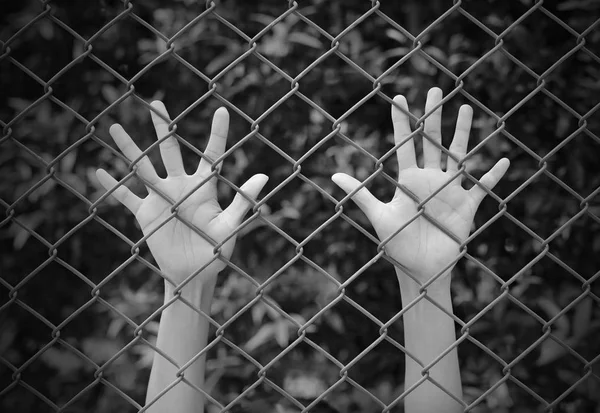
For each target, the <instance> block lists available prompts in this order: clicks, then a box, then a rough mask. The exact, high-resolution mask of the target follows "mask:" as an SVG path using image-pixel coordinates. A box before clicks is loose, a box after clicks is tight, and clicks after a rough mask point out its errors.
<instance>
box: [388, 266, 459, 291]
mask: <svg viewBox="0 0 600 413" xmlns="http://www.w3.org/2000/svg"><path fill="white" fill-rule="evenodd" d="M395 269H396V276H397V277H398V284H399V285H400V292H401V294H402V296H403V298H404V297H406V298H411V297H412V298H414V297H416V296H418V295H420V294H421V292H422V291H427V294H428V295H440V296H442V295H446V294H448V295H449V294H450V282H451V278H450V273H451V271H452V268H449V269H447V270H446V271H444V272H443V273H442V274H440V275H438V274H437V273H432V274H421V273H414V272H411V273H410V274H409V273H408V272H407V271H406V270H404V269H402V268H398V267H395ZM432 278H435V279H434V280H432Z"/></svg>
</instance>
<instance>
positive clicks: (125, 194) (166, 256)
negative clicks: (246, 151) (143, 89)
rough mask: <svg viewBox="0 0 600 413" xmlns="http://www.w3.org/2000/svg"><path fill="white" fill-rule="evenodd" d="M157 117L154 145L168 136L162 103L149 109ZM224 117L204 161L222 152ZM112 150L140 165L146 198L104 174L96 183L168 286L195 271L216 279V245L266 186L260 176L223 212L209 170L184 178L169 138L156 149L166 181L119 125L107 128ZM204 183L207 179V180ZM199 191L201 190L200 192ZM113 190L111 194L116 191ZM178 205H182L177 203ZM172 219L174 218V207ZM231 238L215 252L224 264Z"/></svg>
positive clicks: (207, 165) (218, 118)
mask: <svg viewBox="0 0 600 413" xmlns="http://www.w3.org/2000/svg"><path fill="white" fill-rule="evenodd" d="M152 107H153V109H154V110H156V111H157V112H158V113H160V114H161V116H162V117H161V116H159V115H157V114H155V113H154V112H152V120H153V121H154V126H155V129H156V132H157V135H158V138H159V139H164V138H165V137H166V136H167V135H168V134H169V128H168V123H167V122H166V121H165V119H168V114H167V112H166V109H165V107H164V105H163V104H162V103H161V102H154V103H152ZM228 123H229V116H228V114H227V111H226V110H224V109H219V110H218V111H217V112H215V117H214V120H213V125H212V131H211V136H210V139H209V142H208V146H207V148H206V150H205V152H204V154H205V155H207V156H209V157H212V158H213V159H216V158H218V157H220V156H221V155H222V154H223V152H224V150H225V143H226V136H227V130H228ZM110 132H111V135H112V137H113V139H114V140H115V142H116V143H117V146H119V148H120V149H121V151H122V152H123V153H124V154H125V156H126V157H127V158H128V159H130V160H134V159H140V160H139V162H138V163H137V164H136V166H137V174H138V176H139V177H140V178H141V179H142V180H143V181H144V182H145V183H146V185H147V189H148V196H147V197H145V198H143V199H140V198H138V197H137V196H136V195H134V194H133V193H132V192H131V191H129V190H128V189H127V188H126V187H124V186H120V185H119V184H118V183H117V182H116V180H115V179H114V178H112V177H111V176H110V175H109V174H108V173H107V172H106V171H104V170H98V172H97V176H98V179H99V181H100V183H101V184H102V185H103V186H104V187H105V188H106V189H108V190H110V189H114V192H113V195H114V196H115V197H116V198H117V199H118V200H119V201H120V202H121V203H123V204H124V205H125V206H126V207H127V208H128V209H129V210H130V211H131V212H133V213H134V215H135V217H136V219H137V221H138V223H139V224H140V227H141V229H142V232H143V233H144V236H145V237H146V241H147V243H148V247H149V248H150V251H151V252H152V255H153V256H154V258H155V260H156V262H157V263H158V265H159V267H160V268H161V270H162V271H163V272H164V273H165V274H167V275H168V276H170V277H171V278H172V280H173V281H175V282H181V281H183V280H185V279H186V278H187V277H188V276H190V275H192V274H194V273H196V272H197V271H199V270H202V269H205V270H207V271H206V273H208V274H215V273H217V272H218V271H220V270H221V269H223V268H224V266H225V263H224V262H223V261H222V260H219V259H218V257H217V256H216V254H215V243H220V242H222V241H224V240H225V239H227V238H228V237H229V236H230V234H231V233H232V231H234V229H235V227H236V226H237V225H238V224H239V223H240V222H241V220H242V218H243V217H244V215H245V213H246V212H247V211H248V209H249V208H250V206H251V204H250V201H248V199H251V200H252V199H255V198H256V197H257V196H258V193H259V192H260V190H261V189H262V187H263V186H264V184H265V183H266V181H267V177H266V176H265V175H255V176H253V177H252V178H251V179H250V180H248V181H247V182H246V183H245V184H244V185H243V186H242V188H241V189H242V192H245V193H246V196H247V198H248V199H246V198H245V197H244V196H242V195H241V194H240V193H238V194H237V195H236V196H235V198H234V200H233V202H232V203H231V205H230V206H229V207H228V208H227V209H226V210H225V211H223V210H222V209H221V207H220V205H219V203H218V201H217V188H216V178H215V177H214V176H212V177H211V174H212V173H213V172H212V164H211V162H210V161H208V160H205V159H203V160H202V161H201V162H200V165H199V166H198V170H197V171H196V172H195V173H194V174H191V175H188V174H186V173H185V171H184V169H183V162H182V159H181V152H180V150H179V144H178V143H177V140H176V139H175V138H173V137H167V138H166V139H164V141H162V142H161V143H160V151H161V156H162V158H163V162H164V164H165V169H166V170H167V174H168V176H167V177H166V178H164V179H162V178H160V177H159V176H158V175H157V174H156V171H155V170H154V167H153V166H152V164H151V163H150V160H149V159H148V157H146V156H143V157H142V156H141V155H142V152H141V150H140V149H139V148H138V147H137V146H136V145H135V143H133V141H132V140H131V138H130V137H129V136H128V135H127V133H126V132H125V131H124V130H123V128H121V127H120V126H118V125H114V126H113V127H111V131H110ZM209 177H210V179H208V180H207V178H209ZM199 185H200V186H199ZM115 187H116V188H115ZM182 200H183V202H181V201H182ZM179 202H181V203H180V204H179V205H178V206H177V215H176V216H173V212H172V209H173V204H174V203H179ZM234 243H235V235H234V236H232V237H230V238H229V239H228V240H227V241H226V242H225V243H224V244H223V245H222V246H220V247H219V248H218V250H219V252H218V254H217V255H218V256H221V257H224V258H229V257H230V256H231V253H232V251H233V247H234Z"/></svg>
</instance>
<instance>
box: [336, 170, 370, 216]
mask: <svg viewBox="0 0 600 413" xmlns="http://www.w3.org/2000/svg"><path fill="white" fill-rule="evenodd" d="M331 180H332V181H333V182H334V183H335V184H336V185H337V186H339V187H340V188H342V189H343V190H344V192H346V193H347V194H350V193H351V192H353V191H354V190H356V189H357V188H358V187H361V186H362V183H361V182H360V181H359V180H357V179H355V178H353V177H351V176H350V175H346V174H343V173H337V174H335V175H333V176H332V177H331ZM352 200H353V201H354V202H355V203H356V205H358V207H359V208H360V209H361V210H362V212H364V213H365V215H366V216H367V218H369V219H371V213H372V212H373V211H374V210H375V209H376V208H377V206H378V205H379V204H380V203H381V201H379V200H378V199H377V198H375V197H374V196H373V194H372V193H371V192H370V191H369V190H368V189H367V188H365V187H364V186H363V187H361V188H360V189H359V190H358V191H357V192H356V193H355V194H354V195H353V196H352Z"/></svg>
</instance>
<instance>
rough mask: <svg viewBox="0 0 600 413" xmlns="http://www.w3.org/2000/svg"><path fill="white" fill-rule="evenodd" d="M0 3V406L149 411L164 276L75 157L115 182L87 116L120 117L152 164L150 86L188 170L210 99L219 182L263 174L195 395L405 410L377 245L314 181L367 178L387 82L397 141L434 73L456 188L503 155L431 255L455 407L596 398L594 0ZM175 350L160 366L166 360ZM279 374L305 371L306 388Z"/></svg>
mask: <svg viewBox="0 0 600 413" xmlns="http://www.w3.org/2000/svg"><path fill="white" fill-rule="evenodd" d="M8 3H9V2H4V3H3V4H2V6H1V7H2V8H4V9H5V10H4V13H2V14H3V15H4V17H3V19H4V20H3V26H4V29H2V30H1V31H0V34H1V37H0V39H1V40H2V41H1V42H0V46H1V47H0V74H1V75H0V78H1V80H0V81H1V85H2V93H1V95H3V96H0V125H1V126H2V134H1V137H0V173H1V175H2V178H1V179H2V181H1V182H0V208H1V209H2V211H3V215H4V218H2V220H1V221H0V229H1V231H2V233H1V236H0V242H1V249H2V266H1V267H0V270H1V272H0V285H1V286H2V287H0V290H1V297H2V301H1V302H0V304H1V307H0V319H1V320H2V337H1V338H0V371H1V372H2V373H1V375H0V405H1V406H4V407H3V409H4V410H3V411H6V412H8V411H37V412H45V411H52V412H63V411H64V412H77V411H98V412H104V411H109V410H114V409H119V411H139V412H142V411H145V410H146V409H147V407H148V406H144V402H143V399H144V391H145V384H146V383H147V373H148V371H149V367H150V362H151V359H152V355H153V353H154V351H157V348H156V345H155V334H156V325H157V320H158V319H159V317H160V314H161V312H162V311H163V310H164V308H166V306H168V305H169V304H165V305H163V304H162V300H161V299H160V296H159V294H158V291H160V285H161V283H162V280H163V278H162V277H164V274H162V273H161V272H160V270H158V268H157V267H156V266H155V265H154V264H153V261H152V258H151V255H150V254H149V252H148V251H147V249H146V246H145V241H146V237H142V236H141V233H140V232H139V230H138V229H136V228H135V227H134V224H133V222H134V219H133V217H132V216H131V214H129V213H128V212H127V211H125V210H124V208H122V206H120V205H117V204H116V203H115V202H114V201H113V200H112V199H111V198H110V193H105V192H104V190H103V189H102V188H101V187H100V186H99V184H98V182H97V181H96V180H95V177H94V175H93V171H95V169H96V168H97V167H105V168H106V169H108V170H109V171H111V172H113V173H114V174H115V176H117V175H118V176H119V177H120V178H121V181H120V182H121V184H122V185H128V186H131V187H134V188H135V185H136V183H135V182H134V181H135V170H134V169H135V167H136V161H137V160H134V161H133V162H129V161H127V160H125V158H124V157H123V156H122V155H121V154H120V153H119V152H118V151H117V150H116V149H114V148H113V146H112V144H111V143H110V142H111V141H110V139H109V137H108V132H107V130H108V126H109V125H110V124H112V123H113V122H117V121H118V122H120V123H122V124H123V125H124V127H125V129H126V130H128V131H129V133H130V134H131V135H132V137H133V139H134V140H135V141H136V142H137V143H138V144H139V146H140V147H141V148H142V149H143V154H142V155H148V156H149V157H150V158H151V159H155V157H156V156H157V150H156V146H157V145H158V143H159V142H158V141H155V140H153V139H151V138H148V136H151V131H150V129H149V110H150V105H149V104H148V103H147V102H150V101H151V100H152V99H153V98H164V100H165V103H166V105H167V108H168V109H169V111H170V112H171V114H172V115H173V116H172V117H173V120H172V122H171V123H170V124H169V128H170V131H171V134H172V135H173V136H176V137H177V139H178V140H179V142H180V144H181V146H182V148H183V150H184V158H186V162H187V160H188V158H189V159H191V161H190V165H191V163H192V162H193V160H197V159H199V158H200V157H202V156H203V153H202V152H201V151H200V150H199V149H197V148H203V147H204V143H203V142H204V141H203V140H202V139H204V138H202V136H207V135H208V127H209V125H208V124H209V119H210V116H211V114H212V113H213V112H214V110H215V109H216V108H217V107H218V106H225V107H226V108H228V109H229V111H230V113H231V116H232V126H231V131H230V138H229V144H228V147H229V149H228V150H227V151H226V152H225V153H224V155H223V156H222V157H220V158H219V159H217V160H216V161H215V162H221V161H223V162H224V166H223V169H222V171H218V170H217V169H216V168H213V175H214V176H216V177H217V178H218V181H219V185H220V190H219V191H220V200H221V201H222V202H226V201H227V199H231V198H232V196H233V194H234V193H235V192H236V191H239V186H237V185H239V184H240V182H241V181H243V178H244V177H245V178H247V177H248V176H250V174H252V173H256V172H263V173H265V174H267V175H269V176H270V181H269V184H268V185H267V187H266V188H265V190H264V191H263V193H262V196H260V197H259V201H258V202H256V203H255V205H254V207H253V209H252V211H251V212H250V214H249V215H248V216H247V217H246V219H245V221H244V222H243V223H242V224H241V225H240V226H239V227H238V228H237V229H236V230H235V231H234V233H233V234H232V236H233V235H238V237H239V240H238V243H237V246H236V252H235V253H234V255H233V256H232V258H231V260H230V261H229V262H228V266H227V269H226V270H225V271H223V273H222V274H221V275H220V278H219V283H218V287H217V291H216V293H215V301H214V304H213V308H212V311H211V314H206V313H203V314H204V316H205V317H208V318H209V319H210V323H211V326H212V327H211V335H210V339H209V344H208V345H207V346H206V348H204V349H198V355H199V356H200V355H203V354H208V360H209V361H208V365H207V380H206V386H205V387H206V388H205V389H202V392H203V393H204V394H205V396H206V399H207V406H206V411H208V412H222V411H235V409H236V408H237V409H239V408H240V406H241V408H242V409H243V411H251V410H250V408H244V406H247V403H250V402H249V400H250V401H251V400H253V399H254V400H258V399H261V398H263V399H264V400H267V399H268V400H272V399H273V398H274V399H277V400H279V401H274V402H273V405H276V404H280V405H283V404H285V405H286V406H288V407H287V409H288V410H275V409H273V410H272V411H302V412H309V411H315V412H316V411H320V410H318V409H319V405H320V403H321V402H323V401H329V403H330V404H332V405H334V406H336V407H337V408H338V409H339V410H340V411H346V412H351V411H361V412H369V411H373V412H374V411H380V412H387V411H402V409H403V407H402V405H403V400H404V398H405V397H406V395H407V394H408V393H410V392H411V391H412V390H413V389H414V387H412V388H404V387H403V383H402V381H403V369H404V358H405V357H411V355H410V354H407V352H406V350H405V348H404V346H403V338H402V331H403V330H402V314H404V312H405V311H406V310H407V309H408V307H405V308H402V306H401V305H400V299H399V292H398V290H397V285H396V284H395V282H396V280H395V278H394V277H388V276H386V275H385V274H390V273H391V272H392V271H391V269H392V265H391V264H390V262H389V258H387V256H386V255H385V253H384V249H383V247H384V245H385V243H381V242H380V241H379V240H378V239H377V238H376V237H375V236H374V233H373V231H372V230H371V227H370V225H369V223H368V221H366V218H365V217H364V216H362V215H361V213H360V211H359V210H358V209H357V208H356V206H355V205H354V204H353V203H352V201H350V197H349V196H345V194H342V193H341V192H339V189H335V187H334V186H333V184H332V183H331V181H330V180H329V177H330V176H331V174H332V173H333V172H337V171H344V172H348V173H351V174H353V175H354V176H356V177H357V178H358V179H360V180H361V181H363V185H365V186H368V187H369V188H370V189H371V190H372V191H373V192H374V194H375V195H377V196H378V197H380V198H381V199H384V198H385V197H386V196H388V195H389V194H390V192H389V191H390V189H391V190H393V189H394V188H395V187H396V185H397V183H396V180H395V179H394V178H393V176H394V175H395V174H394V166H393V162H391V161H390V159H391V158H393V155H394V152H395V149H397V148H396V147H394V146H393V144H392V143H391V142H392V140H391V139H390V136H391V134H390V130H391V121H390V120H389V108H390V106H391V105H392V104H393V102H392V98H393V97H394V95H395V94H398V93H402V94H404V95H405V96H406V97H407V99H408V101H409V107H410V110H411V121H412V123H413V130H414V131H415V132H414V134H413V136H420V135H422V132H423V122H424V119H425V117H426V116H427V115H428V114H427V113H424V112H422V111H420V110H421V109H419V108H422V107H423V99H424V96H425V94H426V91H427V89H428V88H429V87H431V86H434V85H440V87H442V88H443V89H444V92H445V98H444V101H443V102H444V105H445V106H444V130H445V129H446V127H448V130H450V128H451V127H452V124H453V122H454V120H453V119H451V118H452V117H454V119H455V116H456V113H457V112H456V108H457V107H458V105H459V104H463V103H468V104H470V105H471V106H473V107H474V109H475V117H474V119H475V121H474V129H473V132H472V136H471V145H470V148H471V150H470V151H469V153H468V155H467V157H466V159H465V160H464V161H463V162H461V164H460V165H461V167H460V173H462V174H463V176H464V177H465V178H466V179H465V181H466V185H467V186H470V185H474V184H476V182H477V177H480V176H481V173H482V172H483V171H484V170H487V169H489V166H491V165H492V164H493V162H495V161H496V160H497V159H499V158H500V157H501V156H507V157H509V158H510V159H511V163H512V165H511V168H510V170H509V173H508V175H507V176H506V177H505V179H504V180H503V181H502V182H501V183H500V184H499V185H498V187H497V188H496V189H495V190H494V192H493V193H490V195H489V196H488V198H487V199H486V201H484V204H483V205H482V208H481V210H480V211H479V213H478V215H477V219H476V226H477V228H476V229H475V230H474V231H472V234H471V236H470V237H469V238H468V239H467V241H466V242H465V243H464V245H462V246H461V257H462V260H461V261H460V262H459V265H458V266H457V268H456V269H455V271H454V274H453V281H452V282H453V300H454V308H455V316H453V317H454V319H455V322H456V326H457V340H456V342H455V343H454V347H457V348H458V352H459V357H460V361H461V376H462V380H463V386H464V401H463V406H464V411H465V412H467V411H473V412H477V411H481V412H484V411H495V412H496V411H497V412H503V411H515V412H521V411H523V412H525V411H555V412H563V411H564V412H583V411H589V412H592V411H596V412H600V408H598V406H600V397H599V394H600V391H599V390H600V376H599V374H598V358H599V357H600V346H599V345H598V342H599V341H598V327H599V326H600V298H599V296H598V281H597V279H598V277H599V274H600V272H599V271H598V270H599V267H598V264H599V260H598V256H599V253H600V237H599V236H598V234H599V232H598V228H599V224H600V218H599V214H600V202H599V200H598V196H597V195H598V192H599V191H600V179H599V178H600V175H599V174H598V172H600V171H599V168H598V163H597V158H598V154H599V153H600V151H599V146H598V145H599V144H600V138H599V136H598V134H599V133H600V121H599V116H598V109H599V108H600V100H599V99H598V96H600V93H599V92H600V80H599V79H600V19H599V18H598V16H599V12H600V9H599V7H598V3H597V2H596V1H593V0H590V1H584V0H579V1H576V0H568V1H567V0H564V1H560V0H557V1H550V2H547V1H542V0H540V1H533V0H531V1H526V0H521V1H514V2H500V1H488V2H474V1H460V0H455V1H453V2H451V1H445V0H439V1H433V2H429V3H428V2H422V3H423V4H421V3H419V2H417V1H407V2H386V1H372V2H368V1H358V0H356V1H352V2H347V4H346V2H343V3H342V2H324V1H320V0H314V1H289V2H287V3H286V2H283V1H267V2H262V3H263V4H261V5H255V4H245V3H243V2H234V1H223V2H217V1H207V2H206V3H205V4H204V3H202V4H201V2H194V1H183V0H180V1H172V2H168V4H166V3H161V2H157V1H150V2H139V1H128V0H124V1H122V2H118V1H112V2H111V1H101V2H98V3H97V4H88V3H86V2H79V3H76V2H65V1H50V0H44V1H40V2H23V3H22V4H17V3H18V2H13V3H15V4H8ZM250 3H252V2H250ZM444 135H448V136H450V135H451V134H450V133H446V134H444ZM446 138H447V136H445V138H444V146H445V147H447V143H446ZM186 139H187V140H186ZM444 151H445V149H444V150H443V153H446V154H447V151H445V152H444ZM140 158H141V156H140ZM140 158H138V160H139V159H140ZM123 160H125V161H126V162H122V161H123ZM118 161H119V162H120V163H119V162H118ZM153 163H154V164H155V165H157V164H158V163H157V162H153ZM423 208H424V205H421V208H420V210H421V211H422V210H423ZM173 215H174V216H176V217H177V211H174V212H173ZM176 219H178V218H176ZM221 246H222V244H217V245H216V247H215V254H216V257H218V256H219V254H220V248H221ZM392 278H394V279H392ZM422 299H429V298H428V297H427V296H426V294H423V296H422ZM417 361H418V360H417ZM418 362H419V363H421V362H420V361H418ZM421 365H422V366H423V367H424V370H423V376H424V379H425V380H426V379H428V374H427V370H428V369H429V368H431V366H424V365H423V363H421ZM177 367H178V368H181V374H180V376H178V377H177V378H175V377H174V383H177V382H179V381H185V367H186V366H177ZM302 380H306V382H311V383H313V384H314V389H313V390H314V391H313V393H312V394H311V395H310V397H309V399H308V401H307V400H306V398H305V397H304V396H303V395H301V394H300V393H299V392H298V390H297V388H298V387H299V386H300V387H303V385H302V384H298V383H304V382H303V381H302ZM315 383H316V384H315ZM199 391H200V390H199ZM159 397H160V395H159ZM244 409H246V410H244ZM265 409H266V408H265ZM262 411H267V410H262Z"/></svg>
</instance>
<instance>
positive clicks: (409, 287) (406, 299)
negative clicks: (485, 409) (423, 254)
mask: <svg viewBox="0 0 600 413" xmlns="http://www.w3.org/2000/svg"><path fill="white" fill-rule="evenodd" d="M396 273H397V275H398V281H399V283H400V291H401V296H402V305H403V307H405V306H407V305H409V304H410V303H411V302H413V301H414V300H415V299H416V298H417V297H418V296H419V291H418V290H419V286H418V285H417V283H416V282H414V281H413V280H412V279H410V278H409V277H408V276H407V275H406V274H404V273H403V272H402V271H401V270H400V269H398V268H396ZM427 296H428V297H429V298H431V300H433V301H435V302H436V303H437V304H438V305H439V306H440V307H441V308H443V309H444V310H445V311H446V312H447V313H448V314H453V313H452V299H451V296H450V275H449V274H447V275H445V276H443V277H442V278H441V279H439V280H437V281H435V282H434V283H433V284H432V285H431V286H429V287H428V288H427ZM441 308H439V307H438V306H436V305H435V304H433V303H432V302H430V301H429V300H428V299H427V298H422V299H420V300H419V301H418V302H417V303H415V305H414V306H412V307H411V308H410V309H409V310H407V311H406V313H404V316H403V318H404V339H405V346H406V349H407V350H408V352H409V353H410V354H411V355H413V356H414V357H415V358H416V359H417V360H419V361H420V362H421V363H422V364H423V366H427V365H428V364H430V363H431V362H432V361H433V360H434V359H436V358H437V357H439V356H440V355H441V354H442V353H443V352H444V351H446V350H447V349H448V348H449V347H450V346H451V345H452V344H453V343H454V342H455V341H456V333H455V329H454V321H453V320H452V318H451V317H450V316H449V315H448V314H446V313H445V312H444V311H443V310H442V309H441ZM422 370H423V367H422V366H421V365H419V363H417V362H416V361H414V360H413V359H412V358H411V357H409V356H407V357H406V376H405V388H406V389H408V388H410V387H411V386H412V385H414V384H415V383H416V382H418V381H419V380H421V379H422V377H423V375H422V374H421V371H422ZM428 371H429V377H430V378H431V379H433V380H434V381H435V382H436V383H437V384H438V385H439V386H441V387H443V388H444V389H445V390H446V391H444V390H442V389H441V388H440V387H438V385H436V384H434V383H433V382H432V381H430V380H425V381H423V382H422V383H421V384H419V385H418V386H417V387H416V388H415V389H414V390H413V391H412V392H410V393H409V394H408V395H407V396H406V399H405V411H406V412H407V413H437V412H450V413H453V412H460V411H462V406H461V405H460V404H459V403H458V402H457V401H456V400H455V399H453V398H452V397H451V396H450V395H448V394H447V392H448V393H451V394H452V395H454V396H455V397H457V398H458V399H461V400H462V386H461V381H460V371H459V366H458V356H457V351H456V348H454V349H452V350H451V351H450V352H449V353H447V354H446V355H445V356H444V357H443V358H442V359H440V360H439V361H438V362H437V363H436V364H434V365H433V366H432V367H431V368H430V369H429V370H428Z"/></svg>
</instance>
